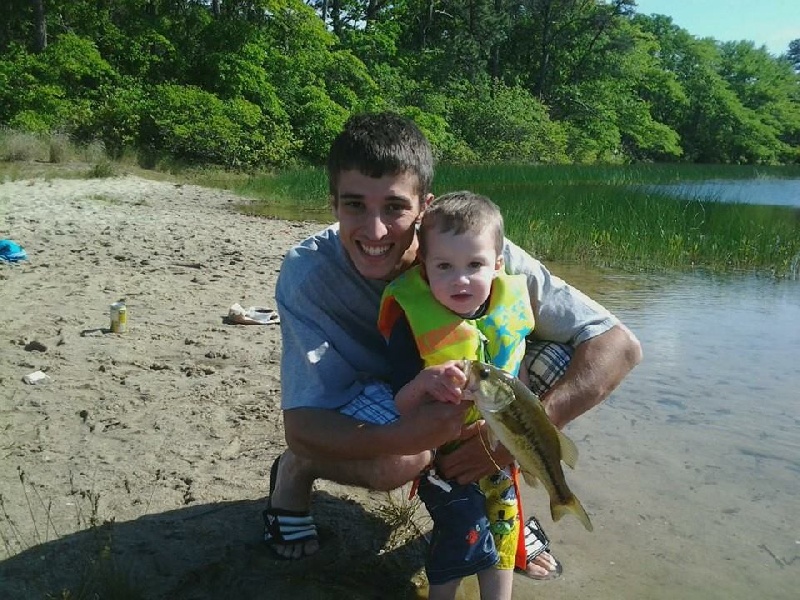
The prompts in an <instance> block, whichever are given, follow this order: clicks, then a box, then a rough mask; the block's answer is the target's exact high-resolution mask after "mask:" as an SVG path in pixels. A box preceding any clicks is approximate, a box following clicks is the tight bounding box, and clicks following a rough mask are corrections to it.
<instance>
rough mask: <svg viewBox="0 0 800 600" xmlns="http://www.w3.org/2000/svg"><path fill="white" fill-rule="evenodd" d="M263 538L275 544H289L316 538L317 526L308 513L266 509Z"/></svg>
mask: <svg viewBox="0 0 800 600" xmlns="http://www.w3.org/2000/svg"><path fill="white" fill-rule="evenodd" d="M262 514H263V516H264V528H265V529H264V539H265V540H266V541H268V542H271V543H276V544H291V543H295V542H305V541H308V540H315V539H318V537H319V536H318V534H317V526H316V525H315V524H314V519H313V518H312V517H311V515H310V514H309V513H302V512H298V511H288V510H279V509H270V508H268V509H266V510H265V511H264V512H263V513H262Z"/></svg>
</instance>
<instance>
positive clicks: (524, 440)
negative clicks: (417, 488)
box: [460, 360, 593, 531]
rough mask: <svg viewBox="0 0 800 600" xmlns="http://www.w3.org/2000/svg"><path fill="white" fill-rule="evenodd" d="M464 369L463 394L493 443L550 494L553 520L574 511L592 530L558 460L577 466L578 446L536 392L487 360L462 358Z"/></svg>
mask: <svg viewBox="0 0 800 600" xmlns="http://www.w3.org/2000/svg"><path fill="white" fill-rule="evenodd" d="M460 367H461V369H462V370H463V371H464V373H465V374H466V375H467V382H466V384H465V386H464V394H463V398H464V399H465V400H471V401H473V402H474V403H475V406H476V407H477V408H478V410H479V411H480V413H481V416H482V417H483V419H484V420H485V421H486V424H487V425H488V426H489V440H490V443H491V444H492V447H493V448H496V447H497V444H498V442H499V443H501V444H503V446H505V447H506V449H507V450H508V451H509V452H511V454H512V455H513V456H514V458H515V459H516V461H517V463H518V464H519V467H520V471H521V472H522V477H523V479H524V480H525V483H527V484H528V485H530V486H532V487H533V486H535V485H536V482H537V480H538V481H541V482H542V484H543V485H544V488H545V489H546V490H547V493H548V494H549V496H550V515H551V516H552V518H553V521H558V520H560V519H561V518H562V517H563V516H564V515H566V514H568V513H571V514H573V515H575V516H576V517H577V518H578V520H579V521H580V522H581V523H582V524H583V526H584V527H585V528H586V529H587V530H588V531H592V530H593V527H592V522H591V521H590V520H589V515H588V514H587V513H586V510H585V509H584V508H583V505H582V504H581V503H580V500H578V498H577V497H576V496H575V494H573V493H572V491H571V490H570V489H569V486H568V485H567V480H566V478H565V476H564V470H563V469H562V467H561V461H564V463H566V464H567V465H568V466H569V467H570V468H575V463H576V462H577V460H578V449H577V447H576V446H575V443H574V442H573V441H572V440H570V439H569V438H568V437H567V436H566V435H564V434H563V433H562V432H561V431H559V430H558V429H557V428H556V427H555V425H553V423H552V422H551V421H550V419H549V418H548V417H547V413H546V412H545V410H544V406H543V405H542V403H541V401H540V400H539V397H538V396H537V395H536V394H534V393H533V392H532V391H531V390H530V389H528V387H527V386H526V385H525V384H524V383H522V382H521V381H520V380H519V379H517V378H516V377H514V376H513V375H511V374H509V373H507V372H506V371H504V370H502V369H499V368H497V367H495V366H492V365H490V364H487V363H484V362H480V361H476V360H463V361H461V365H460Z"/></svg>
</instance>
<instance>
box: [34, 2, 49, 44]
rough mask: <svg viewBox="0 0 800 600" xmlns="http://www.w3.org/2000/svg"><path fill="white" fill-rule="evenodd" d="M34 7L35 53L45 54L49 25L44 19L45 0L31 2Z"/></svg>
mask: <svg viewBox="0 0 800 600" xmlns="http://www.w3.org/2000/svg"><path fill="white" fill-rule="evenodd" d="M31 4H32V5H33V51H34V52H35V53H37V54H38V53H40V52H43V51H44V49H45V48H47V23H46V22H45V19H44V0H31Z"/></svg>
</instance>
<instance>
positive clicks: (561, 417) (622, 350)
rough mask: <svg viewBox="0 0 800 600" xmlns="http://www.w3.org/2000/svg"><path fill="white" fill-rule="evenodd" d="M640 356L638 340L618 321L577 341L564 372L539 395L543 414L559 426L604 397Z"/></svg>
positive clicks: (635, 363)
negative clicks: (599, 332) (583, 339)
mask: <svg viewBox="0 0 800 600" xmlns="http://www.w3.org/2000/svg"><path fill="white" fill-rule="evenodd" d="M641 360H642V347H641V344H640V343H639V340H638V339H636V336H634V335H633V333H632V332H631V331H630V329H628V328H627V327H625V325H622V324H619V325H616V326H615V327H612V328H611V329H609V330H608V331H607V332H605V333H602V334H600V335H598V336H595V337H593V338H590V339H588V340H586V341H585V342H583V343H582V344H579V345H578V347H577V348H576V349H575V354H574V356H573V357H572V360H571V361H570V363H569V367H567V371H566V373H564V376H563V377H562V378H561V379H560V380H558V381H557V382H556V383H555V385H553V387H551V388H550V389H549V390H548V391H547V393H546V394H544V396H543V397H542V399H541V400H542V404H544V408H545V411H546V412H547V416H548V417H550V420H551V421H552V422H553V424H554V425H555V426H556V427H558V428H559V429H562V428H563V427H564V426H565V425H566V424H567V423H569V422H570V421H572V420H573V419H576V418H578V417H579V416H581V415H582V414H583V413H585V412H586V411H588V410H589V409H591V408H594V407H595V406H597V405H598V404H600V403H601V402H602V401H603V400H605V399H606V398H607V397H608V395H609V394H610V393H611V392H612V391H614V389H615V388H616V387H617V386H618V385H619V384H620V383H622V380H623V379H624V378H625V376H626V375H627V374H628V373H630V371H631V370H632V369H633V368H634V367H635V366H636V365H638V364H639V363H640V362H641Z"/></svg>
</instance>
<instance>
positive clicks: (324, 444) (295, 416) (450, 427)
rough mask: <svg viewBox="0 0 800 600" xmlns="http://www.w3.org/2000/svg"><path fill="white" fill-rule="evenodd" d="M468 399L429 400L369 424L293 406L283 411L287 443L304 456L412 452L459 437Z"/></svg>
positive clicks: (326, 457) (347, 457) (357, 457)
mask: <svg viewBox="0 0 800 600" xmlns="http://www.w3.org/2000/svg"><path fill="white" fill-rule="evenodd" d="M468 407H469V403H467V402H462V403H461V404H450V403H444V402H429V403H425V404H422V405H420V406H419V407H417V408H416V409H414V410H412V411H410V412H409V413H408V414H406V415H404V416H402V417H400V418H399V419H398V420H397V421H395V422H394V423H390V424H388V425H372V424H369V423H364V422H362V421H358V420H357V419H353V418H351V417H348V416H346V415H342V414H340V413H338V412H337V411H335V410H328V409H317V408H296V409H292V410H286V411H284V413H283V421H284V428H285V433H286V443H287V444H288V446H289V448H290V449H291V450H292V452H294V453H295V454H297V455H298V456H301V457H303V458H307V459H311V460H319V461H337V460H367V459H373V458H378V457H383V456H395V455H412V454H419V453H421V452H425V451H427V450H432V449H433V448H437V447H439V446H441V445H442V444H444V443H445V442H448V441H450V440H453V439H455V438H457V437H458V436H459V434H460V432H461V425H462V423H463V420H464V412H465V411H466V410H467V408H468Z"/></svg>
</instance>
